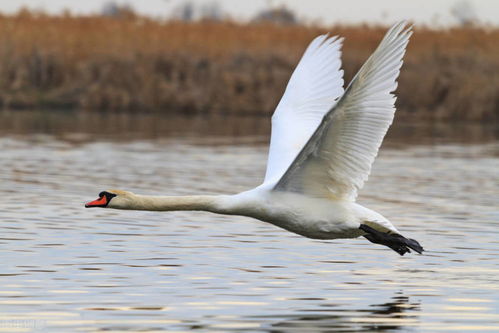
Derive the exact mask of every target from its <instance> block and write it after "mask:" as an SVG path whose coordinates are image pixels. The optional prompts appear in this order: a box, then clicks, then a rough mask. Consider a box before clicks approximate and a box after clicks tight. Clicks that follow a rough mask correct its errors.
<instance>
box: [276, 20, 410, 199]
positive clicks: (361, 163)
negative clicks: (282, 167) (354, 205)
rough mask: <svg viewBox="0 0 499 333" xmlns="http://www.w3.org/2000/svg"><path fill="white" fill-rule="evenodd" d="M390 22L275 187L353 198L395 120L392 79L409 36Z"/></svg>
mask: <svg viewBox="0 0 499 333" xmlns="http://www.w3.org/2000/svg"><path fill="white" fill-rule="evenodd" d="M405 27H406V24H405V22H400V23H398V24H396V25H394V26H393V27H392V28H391V29H390V30H389V31H388V32H387V34H386V35H385V37H384V38H383V40H382V41H381V43H380V45H379V46H378V48H377V49H376V51H375V52H374V53H373V54H372V55H371V57H370V58H369V59H368V60H367V61H366V63H365V64H364V65H363V66H362V68H361V69H360V70H359V72H358V73H357V75H356V76H355V77H354V78H353V80H352V82H351V83H350V85H349V86H348V88H347V89H346V91H345V93H344V95H343V96H342V97H341V98H340V100H339V101H338V103H337V104H336V105H335V106H334V107H333V108H332V109H331V110H330V111H329V112H328V113H327V114H326V115H325V116H324V118H323V119H322V122H321V123H320V125H319V126H318V128H317V130H316V131H315V132H314V134H313V135H312V137H311V138H310V140H309V141H308V142H307V144H306V145H305V147H304V148H303V149H302V150H301V152H300V153H299V154H298V156H297V157H296V159H295V160H294V161H293V163H292V165H291V166H290V167H289V169H288V170H287V171H286V172H285V174H284V175H283V177H282V178H281V179H280V180H279V182H278V183H277V184H276V186H275V187H274V190H278V191H291V192H299V193H304V194H307V195H311V196H316V197H324V198H335V199H346V200H355V198H356V197H357V192H358V190H359V189H361V188H362V186H363V184H364V182H365V181H366V180H367V177H368V175H369V172H370V171H371V165H372V163H373V161H374V159H375V157H376V155H377V153H378V149H379V147H380V145H381V142H382V141H383V137H384V136H385V134H386V131H387V130H388V127H389V126H390V125H391V123H392V121H393V116H394V112H395V107H394V104H395V96H393V95H392V94H391V92H392V91H394V90H395V89H396V87H397V82H396V79H397V77H398V75H399V71H400V67H401V66H402V57H403V55H404V53H405V48H406V46H407V43H408V41H409V37H410V35H411V33H412V32H411V31H410V29H411V28H410V27H409V28H407V29H405Z"/></svg>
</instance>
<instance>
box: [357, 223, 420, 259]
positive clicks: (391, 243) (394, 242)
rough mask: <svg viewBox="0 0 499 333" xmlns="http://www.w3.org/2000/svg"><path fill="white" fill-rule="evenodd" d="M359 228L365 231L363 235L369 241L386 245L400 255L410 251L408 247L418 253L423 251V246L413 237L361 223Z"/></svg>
mask: <svg viewBox="0 0 499 333" xmlns="http://www.w3.org/2000/svg"><path fill="white" fill-rule="evenodd" d="M359 229H360V230H362V231H364V232H365V233H366V234H365V235H364V237H365V238H367V239H368V240H369V241H370V242H372V243H376V244H381V245H385V246H388V247H389V248H390V249H392V250H393V251H395V252H397V253H398V254H400V255H401V256H403V255H404V254H406V253H411V250H410V249H412V250H414V251H416V252H417V253H419V254H421V253H423V251H424V249H423V247H422V246H421V245H420V244H419V243H418V242H417V241H416V240H414V239H410V238H405V237H404V236H402V235H399V234H393V233H387V232H381V231H377V230H375V229H373V228H371V227H369V226H368V225H365V224H361V225H360V227H359Z"/></svg>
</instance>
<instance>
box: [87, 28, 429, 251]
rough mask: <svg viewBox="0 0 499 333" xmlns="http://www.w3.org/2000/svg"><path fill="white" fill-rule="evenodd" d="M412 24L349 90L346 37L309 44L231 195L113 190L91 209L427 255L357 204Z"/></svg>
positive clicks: (389, 117) (394, 32)
mask: <svg viewBox="0 0 499 333" xmlns="http://www.w3.org/2000/svg"><path fill="white" fill-rule="evenodd" d="M411 34H412V31H411V26H409V27H408V26H407V23H406V22H405V21H402V22H399V23H397V24H395V25H393V26H392V27H391V28H390V29H389V30H388V32H387V33H386V35H385V36H384V38H383V39H382V41H381V43H380V44H379V46H378V47H377V49H376V50H375V51H374V53H373V54H372V55H371V56H370V57H369V58H368V60H367V61H366V62H365V63H364V65H363V66H362V67H361V69H360V70H359V72H358V73H357V74H356V75H355V77H354V78H353V79H352V81H351V82H350V84H349V85H348V86H347V88H346V89H343V70H341V69H340V66H341V61H340V55H341V51H340V49H341V46H342V42H343V38H339V37H337V36H334V37H329V36H328V35H321V36H318V37H316V38H315V39H314V40H313V41H312V42H311V43H310V45H309V46H308V48H307V49H306V51H305V53H304V54H303V56H302V58H301V60H300V62H299V63H298V65H297V67H296V69H295V71H294V72H293V74H292V75H291V78H290V80H289V82H288V85H287V86H286V90H285V92H284V95H283V97H282V99H281V101H280V102H279V104H278V105H277V108H276V110H275V112H274V114H273V116H272V130H271V138H270V149H269V155H268V163H267V169H266V173H265V178H264V181H263V183H262V184H261V185H259V186H258V187H256V188H254V189H252V190H249V191H245V192H242V193H238V194H235V195H193V196H149V195H139V194H134V193H132V192H127V191H121V190H107V191H103V192H101V193H100V194H99V198H98V199H97V200H94V201H91V202H88V203H87V204H86V205H85V207H87V208H92V207H102V208H114V209H130V210H148V211H175V210H201V211H208V212H212V213H218V214H229V215H243V216H248V217H252V218H256V219H258V220H261V221H264V222H268V223H271V224H273V225H275V226H277V227H280V228H283V229H285V230H288V231H290V232H293V233H296V234H299V235H302V236H305V237H308V238H313V239H337V238H357V237H361V236H363V237H365V238H366V239H367V240H369V241H370V242H372V243H377V244H381V245H385V246H387V247H389V248H391V249H392V250H394V251H395V252H397V253H398V254H400V255H404V254H405V253H409V252H411V250H414V251H416V252H418V253H419V254H421V253H422V252H423V248H422V247H421V245H420V244H419V243H418V242H417V241H416V240H413V239H409V238H406V237H404V236H402V235H401V234H400V233H399V231H398V230H397V229H396V228H395V227H394V226H393V224H392V223H391V222H390V221H389V220H388V219H386V218H385V217H384V216H382V215H381V214H379V213H377V212H375V211H373V210H371V209H368V208H366V207H363V206H361V205H360V204H358V203H356V202H355V200H356V197H357V193H358V191H359V190H360V189H361V188H362V186H363V184H364V182H365V181H366V180H367V177H368V175H369V173H370V171H371V165H372V163H373V161H374V159H375V157H376V155H377V153H378V149H379V147H380V145H381V142H382V140H383V137H384V136H385V134H386V132H387V130H388V127H389V126H390V125H391V123H392V121H393V117H394V113H395V106H394V104H395V99H396V98H395V96H394V95H393V94H392V92H393V91H394V90H395V89H396V87H397V82H396V79H397V77H398V75H399V72H400V68H401V66H402V58H403V56H404V54H405V49H406V47H407V44H408V41H409V37H410V36H411Z"/></svg>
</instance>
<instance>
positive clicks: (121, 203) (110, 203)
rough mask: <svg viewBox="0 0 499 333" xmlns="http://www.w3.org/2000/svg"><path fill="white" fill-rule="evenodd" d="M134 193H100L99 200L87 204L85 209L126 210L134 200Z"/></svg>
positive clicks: (113, 191)
mask: <svg viewBox="0 0 499 333" xmlns="http://www.w3.org/2000/svg"><path fill="white" fill-rule="evenodd" d="M132 196H133V193H132V192H127V191H121V190H106V191H102V192H101V193H99V198H98V199H96V200H94V201H90V202H87V203H86V204H85V208H93V207H101V208H122V209H123V208H125V207H127V206H128V203H129V202H130V201H131V200H132Z"/></svg>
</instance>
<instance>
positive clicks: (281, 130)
mask: <svg viewBox="0 0 499 333" xmlns="http://www.w3.org/2000/svg"><path fill="white" fill-rule="evenodd" d="M342 41H343V39H341V38H338V37H331V38H328V37H327V35H322V36H318V37H317V38H315V39H314V40H313V41H312V42H311V43H310V45H309V46H308V48H307V50H306V51H305V53H304V54H303V57H302V59H301V60H300V62H299V64H298V66H297V67H296V69H295V71H294V72H293V74H292V76H291V78H290V80H289V82H288V85H287V87H286V91H285V92H284V95H283V96H282V98H281V101H280V102H279V104H278V106H277V108H276V111H275V112H274V115H273V116H272V134H271V140H270V148H269V158H268V163H267V171H266V174H265V181H264V182H265V183H272V182H273V183H275V182H277V181H278V180H279V178H281V177H282V175H283V174H284V172H285V171H286V169H287V168H288V167H289V165H290V164H291V162H292V161H293V160H294V159H295V158H296V155H298V153H299V152H300V150H301V149H302V148H303V146H304V145H305V143H306V142H307V141H308V139H309V138H310V136H311V135H312V133H314V131H315V129H316V128H317V126H318V125H319V123H320V122H321V120H322V118H323V117H324V115H325V114H326V113H327V112H328V111H329V110H330V109H331V107H332V106H333V105H334V103H335V100H336V99H337V98H338V97H340V96H341V95H342V94H343V71H342V70H341V69H340V67H341V60H340V55H341V51H340V49H341V43H342Z"/></svg>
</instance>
